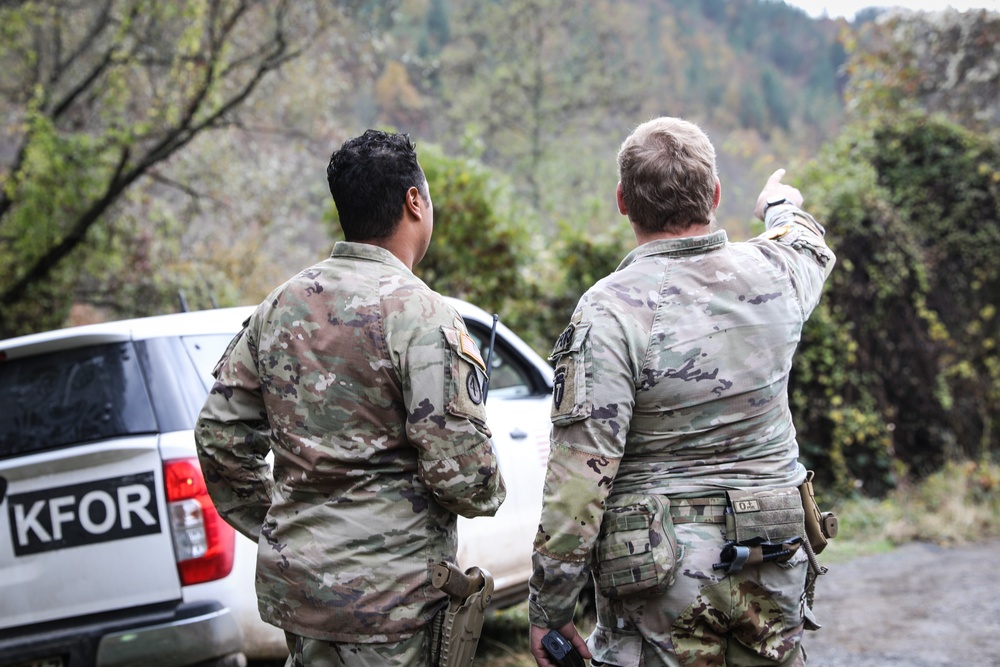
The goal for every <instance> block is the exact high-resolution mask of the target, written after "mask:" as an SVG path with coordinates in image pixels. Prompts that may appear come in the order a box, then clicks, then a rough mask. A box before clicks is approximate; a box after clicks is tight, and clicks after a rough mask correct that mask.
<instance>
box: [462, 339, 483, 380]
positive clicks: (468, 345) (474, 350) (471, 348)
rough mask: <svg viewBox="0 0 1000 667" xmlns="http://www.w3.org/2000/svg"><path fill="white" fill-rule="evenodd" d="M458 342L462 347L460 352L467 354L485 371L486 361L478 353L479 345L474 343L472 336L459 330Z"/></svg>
mask: <svg viewBox="0 0 1000 667" xmlns="http://www.w3.org/2000/svg"><path fill="white" fill-rule="evenodd" d="M458 343H459V346H460V347H461V348H462V354H466V355H468V356H469V357H470V358H471V359H472V360H473V361H475V362H476V364H477V365H478V366H479V367H480V368H481V369H482V370H483V372H484V373H485V372H486V362H485V361H483V356H482V355H481V354H480V353H479V347H478V346H477V345H476V341H474V340H472V336H470V335H469V334H467V333H465V332H464V331H461V332H459V336H458Z"/></svg>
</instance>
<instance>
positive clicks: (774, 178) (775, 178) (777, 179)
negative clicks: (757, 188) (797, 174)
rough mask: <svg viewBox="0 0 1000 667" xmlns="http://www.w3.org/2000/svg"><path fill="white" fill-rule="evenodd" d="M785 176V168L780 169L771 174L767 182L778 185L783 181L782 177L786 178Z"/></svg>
mask: <svg viewBox="0 0 1000 667" xmlns="http://www.w3.org/2000/svg"><path fill="white" fill-rule="evenodd" d="M784 176H785V170H784V169H779V170H778V171H776V172H774V173H773V174H771V177H770V178H769V179H767V184H768V185H777V184H778V183H781V179H782V178H784Z"/></svg>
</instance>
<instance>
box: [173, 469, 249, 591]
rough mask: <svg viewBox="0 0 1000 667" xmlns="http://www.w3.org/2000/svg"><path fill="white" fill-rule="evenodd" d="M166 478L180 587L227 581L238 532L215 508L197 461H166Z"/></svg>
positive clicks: (231, 567)
mask: <svg viewBox="0 0 1000 667" xmlns="http://www.w3.org/2000/svg"><path fill="white" fill-rule="evenodd" d="M163 478H164V479H165V480H166V487H167V511H168V512H169V514H170V527H171V528H172V529H173V533H174V552H175V553H176V554H177V569H178V571H179V572H180V575H181V583H182V584H183V585H185V586H190V585H191V584H200V583H202V582H205V581H213V580H215V579H221V578H222V577H225V576H226V575H228V574H229V573H230V572H231V571H232V569H233V554H234V552H235V550H236V531H234V530H233V528H232V526H230V525H229V524H228V523H226V522H225V521H223V520H222V517H220V516H219V513H218V512H217V511H216V509H215V505H213V504H212V499H211V498H210V497H209V495H208V489H207V488H206V487H205V478H204V477H203V476H202V474H201V466H200V465H198V459H196V458H190V459H175V460H172V461H166V462H165V463H164V465H163Z"/></svg>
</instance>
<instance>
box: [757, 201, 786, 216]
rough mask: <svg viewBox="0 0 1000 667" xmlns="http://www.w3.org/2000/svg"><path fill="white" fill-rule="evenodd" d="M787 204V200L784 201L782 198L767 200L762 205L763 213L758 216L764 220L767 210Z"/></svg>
mask: <svg viewBox="0 0 1000 667" xmlns="http://www.w3.org/2000/svg"><path fill="white" fill-rule="evenodd" d="M787 203H788V200H787V199H785V198H784V197H774V198H772V199H768V200H767V202H766V203H765V204H764V211H763V212H762V213H761V214H760V215H761V217H762V218H766V217H767V209H769V208H771V207H772V206H781V205H782V204H787Z"/></svg>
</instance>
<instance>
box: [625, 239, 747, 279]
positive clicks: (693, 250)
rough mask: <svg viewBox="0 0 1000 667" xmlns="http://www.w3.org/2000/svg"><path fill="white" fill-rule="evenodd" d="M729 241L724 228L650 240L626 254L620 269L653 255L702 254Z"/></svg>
mask: <svg viewBox="0 0 1000 667" xmlns="http://www.w3.org/2000/svg"><path fill="white" fill-rule="evenodd" d="M728 241H729V237H728V236H726V230H724V229H720V230H717V231H714V232H711V233H710V234H703V235H702V236H686V237H684V238H680V239H661V240H659V241H650V242H649V243H643V244H642V245H641V246H639V247H638V248H636V249H635V250H633V251H632V252H630V253H629V254H628V255H626V256H625V259H623V260H622V263H621V264H619V265H618V270H621V269H623V268H625V267H626V266H628V265H629V264H631V263H632V262H635V261H636V260H638V259H641V258H643V257H650V256H652V255H672V256H675V257H683V256H686V255H700V254H701V253H705V252H708V251H710V250H716V249H718V248H721V247H722V246H724V245H726V243H727V242H728Z"/></svg>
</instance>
